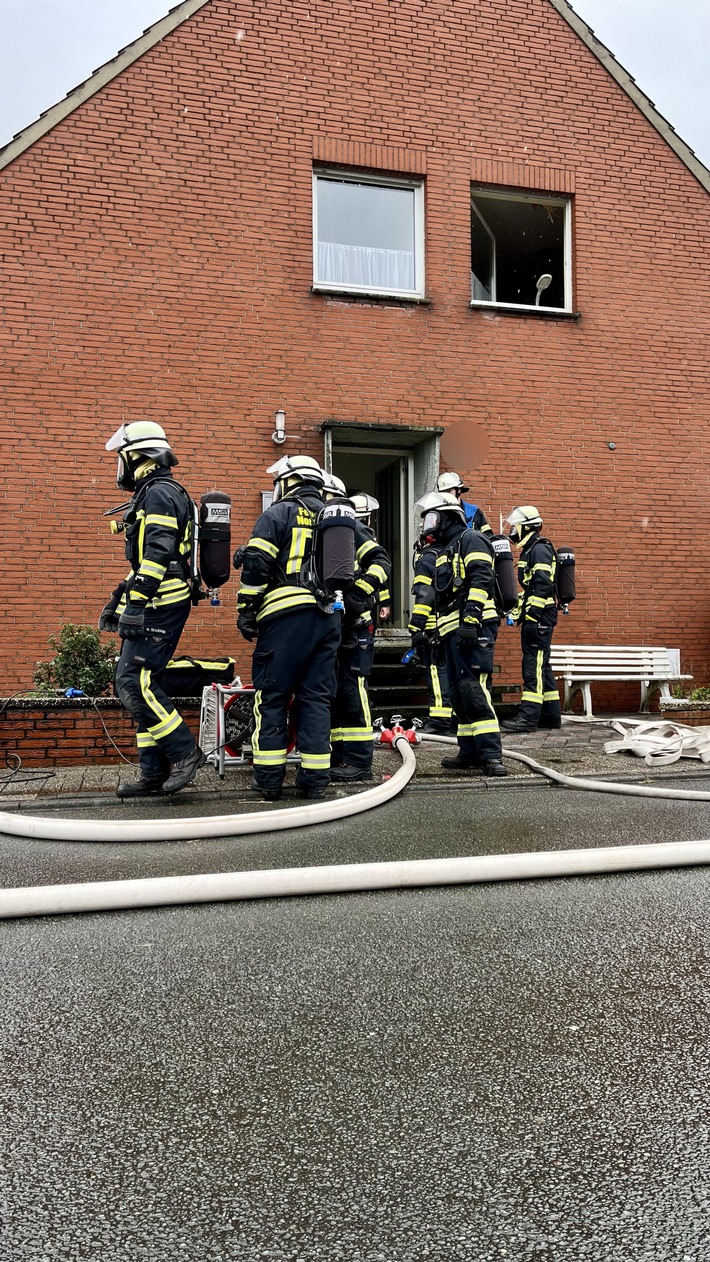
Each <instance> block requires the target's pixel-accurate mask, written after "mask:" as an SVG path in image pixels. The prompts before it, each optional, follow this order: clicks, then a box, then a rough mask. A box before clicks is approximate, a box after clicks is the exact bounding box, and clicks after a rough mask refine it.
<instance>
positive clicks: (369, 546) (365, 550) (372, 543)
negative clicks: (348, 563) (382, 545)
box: [355, 539, 377, 565]
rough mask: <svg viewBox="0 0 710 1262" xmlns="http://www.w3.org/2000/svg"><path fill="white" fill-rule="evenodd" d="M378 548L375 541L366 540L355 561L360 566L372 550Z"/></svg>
mask: <svg viewBox="0 0 710 1262" xmlns="http://www.w3.org/2000/svg"><path fill="white" fill-rule="evenodd" d="M376 547H377V544H376V543H375V541H374V539H366V540H365V542H364V543H361V544H360V547H359V548H358V550H357V552H356V553H355V560H356V561H357V563H358V565H359V564H360V562H361V561H362V559H363V557H366V556H367V554H368V552H372V549H373V548H376Z"/></svg>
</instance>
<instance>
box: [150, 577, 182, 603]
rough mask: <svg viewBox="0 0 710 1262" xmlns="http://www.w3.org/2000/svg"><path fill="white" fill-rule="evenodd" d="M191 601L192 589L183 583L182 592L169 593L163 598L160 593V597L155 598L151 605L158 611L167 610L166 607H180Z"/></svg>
mask: <svg viewBox="0 0 710 1262" xmlns="http://www.w3.org/2000/svg"><path fill="white" fill-rule="evenodd" d="M189 599H190V588H189V587H187V586H186V584H185V583H183V584H182V588H181V590H180V591H176V592H168V593H167V594H166V595H165V596H161V594H160V592H158V595H157V596H154V597H153V599H152V601H151V604H152V605H153V606H154V607H155V608H156V609H165V607H166V605H180V604H182V603H183V602H184V601H186V600H189Z"/></svg>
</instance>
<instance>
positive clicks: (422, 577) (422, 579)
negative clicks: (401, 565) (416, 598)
mask: <svg viewBox="0 0 710 1262" xmlns="http://www.w3.org/2000/svg"><path fill="white" fill-rule="evenodd" d="M419 583H423V584H424V586H425V587H431V579H430V578H429V576H428V575H427V574H417V577H416V578H415V580H414V586H413V587H412V595H413V594H414V588H415V587H417V586H418V585H419Z"/></svg>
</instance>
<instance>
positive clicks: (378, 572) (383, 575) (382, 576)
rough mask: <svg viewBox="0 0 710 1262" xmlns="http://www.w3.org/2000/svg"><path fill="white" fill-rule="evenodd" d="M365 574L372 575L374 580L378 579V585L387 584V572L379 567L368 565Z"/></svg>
mask: <svg viewBox="0 0 710 1262" xmlns="http://www.w3.org/2000/svg"><path fill="white" fill-rule="evenodd" d="M367 572H368V574H372V575H374V577H375V578H379V580H380V583H386V582H387V571H386V570H385V569H384V568H383V567H382V566H381V565H370V566H368V569H367Z"/></svg>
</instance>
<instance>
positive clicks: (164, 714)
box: [140, 667, 175, 731]
mask: <svg viewBox="0 0 710 1262" xmlns="http://www.w3.org/2000/svg"><path fill="white" fill-rule="evenodd" d="M151 683H152V676H151V672H150V671H149V670H147V669H146V667H143V670H142V671H141V673H140V689H141V696H142V697H143V700H144V701H145V703H146V705H147V706H148V708H149V709H150V710H152V711H153V714H157V716H158V718H159V719H160V720H161V721H164V720H165V719H169V718H171V717H172V715H173V714H175V711H174V710H173V711H172V712H170V711H168V710H166V709H165V707H164V706H162V705H161V704H160V702H159V701H158V698H157V697H156V696H155V694H154V693H153V692H152V690H151V686H150V685H151ZM150 730H151V731H152V730H153V729H152V728H151V729H150Z"/></svg>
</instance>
